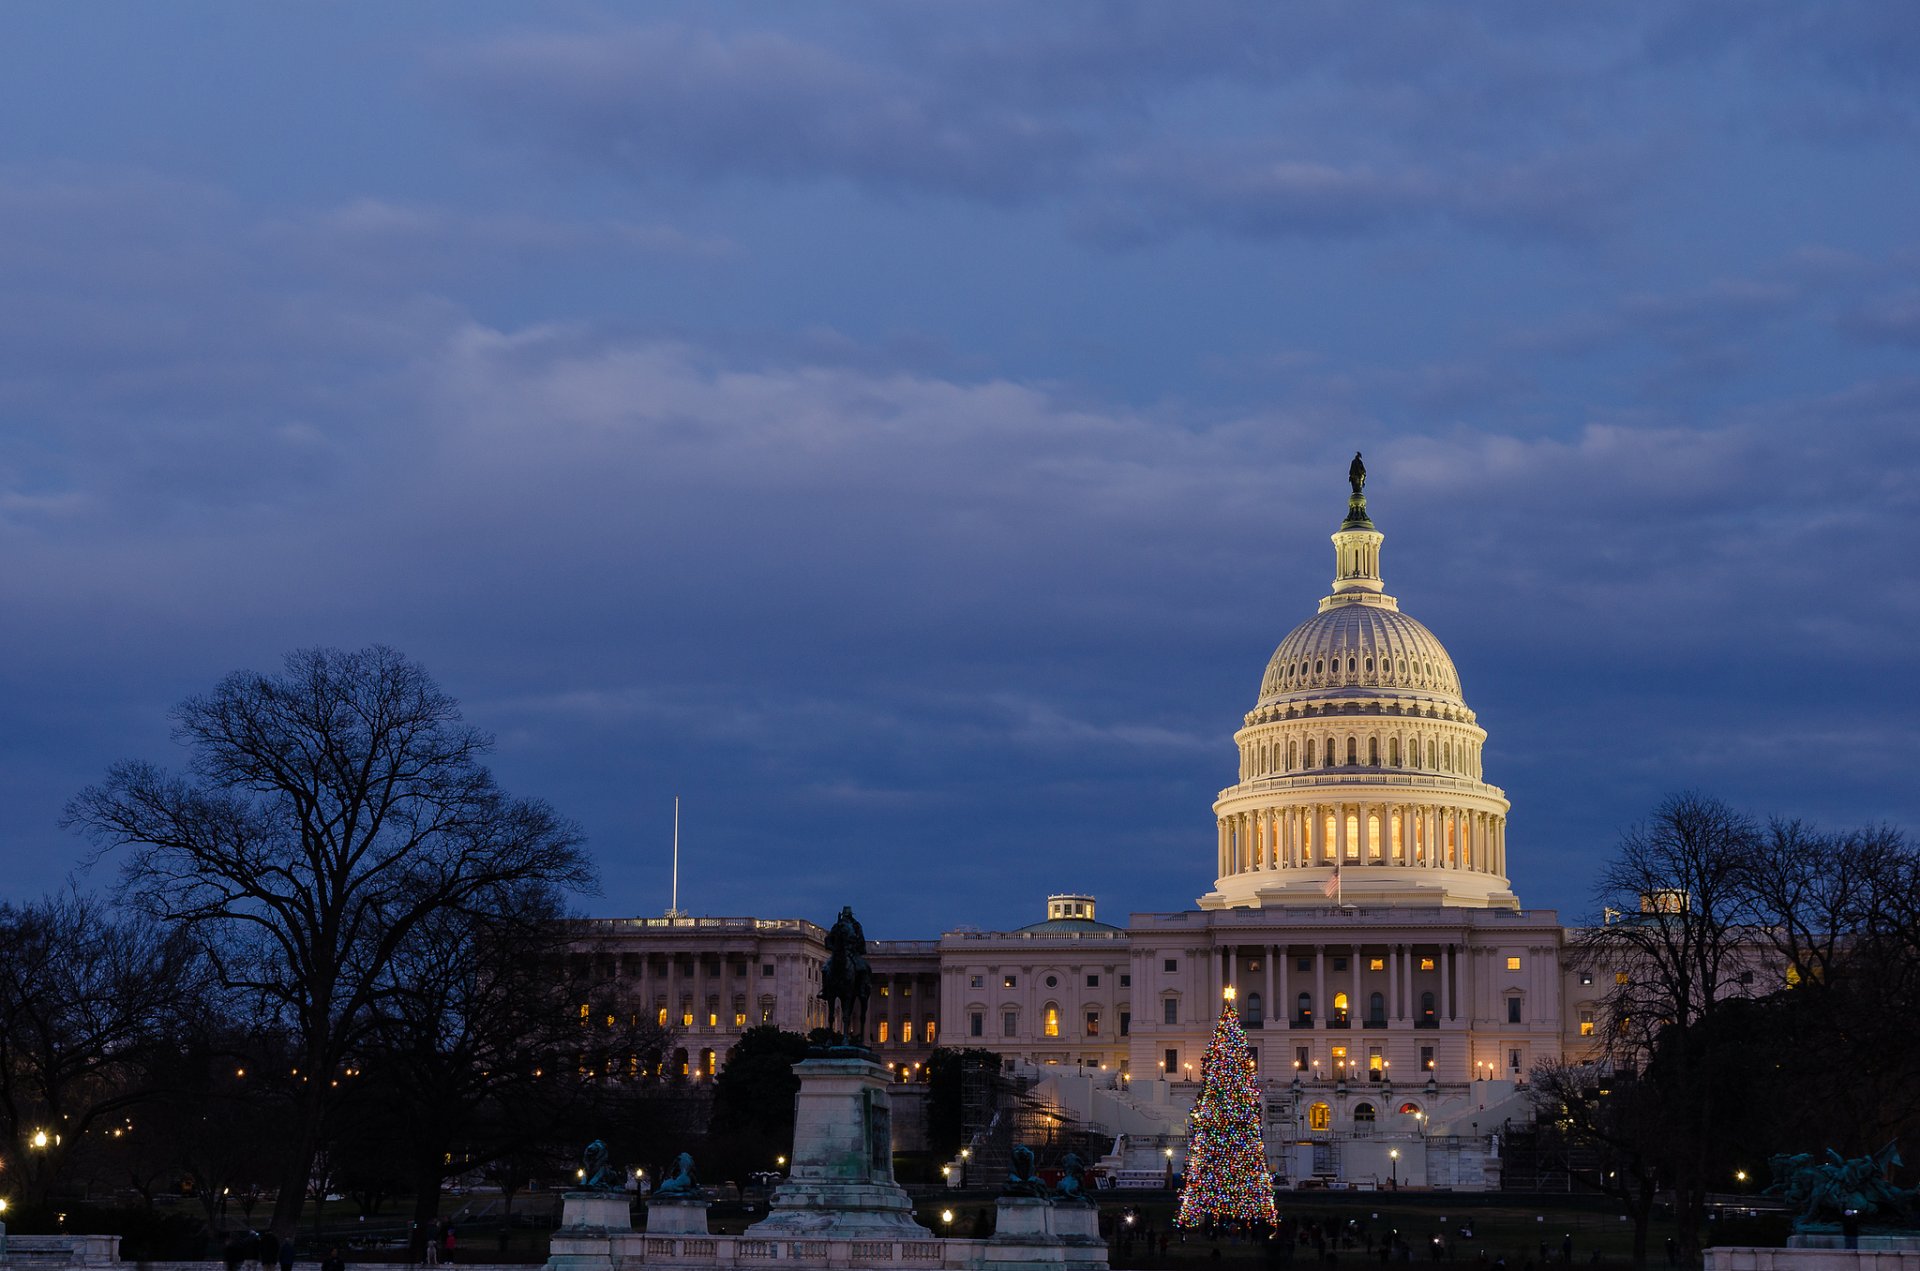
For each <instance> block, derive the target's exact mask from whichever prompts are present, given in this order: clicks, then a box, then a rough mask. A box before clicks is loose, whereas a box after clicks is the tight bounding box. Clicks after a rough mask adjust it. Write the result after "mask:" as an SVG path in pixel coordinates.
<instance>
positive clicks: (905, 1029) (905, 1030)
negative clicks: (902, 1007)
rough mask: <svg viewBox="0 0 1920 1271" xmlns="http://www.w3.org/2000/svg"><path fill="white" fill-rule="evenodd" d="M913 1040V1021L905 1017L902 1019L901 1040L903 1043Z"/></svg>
mask: <svg viewBox="0 0 1920 1271" xmlns="http://www.w3.org/2000/svg"><path fill="white" fill-rule="evenodd" d="M912 1040H913V1021H912V1020H910V1019H903V1020H901V1021H900V1041H901V1042H902V1044H904V1043H907V1042H910V1041H912Z"/></svg>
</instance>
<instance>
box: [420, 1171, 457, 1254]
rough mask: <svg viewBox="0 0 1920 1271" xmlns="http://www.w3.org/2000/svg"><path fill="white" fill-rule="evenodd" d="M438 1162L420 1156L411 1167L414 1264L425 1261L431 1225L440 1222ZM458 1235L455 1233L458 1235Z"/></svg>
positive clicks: (431, 1232) (431, 1229) (431, 1234)
mask: <svg viewBox="0 0 1920 1271" xmlns="http://www.w3.org/2000/svg"><path fill="white" fill-rule="evenodd" d="M441 1181H442V1179H441V1177H440V1162H439V1159H438V1158H436V1157H433V1156H426V1155H423V1156H421V1157H420V1158H419V1159H418V1160H416V1161H415V1162H414V1165H413V1233H414V1234H413V1240H412V1242H411V1245H412V1249H413V1253H412V1257H413V1260H414V1261H415V1262H422V1261H425V1254H426V1247H427V1241H429V1240H431V1239H433V1225H434V1223H436V1222H438V1221H440V1184H441ZM458 1234H459V1233H457V1232H456V1233H455V1235H458Z"/></svg>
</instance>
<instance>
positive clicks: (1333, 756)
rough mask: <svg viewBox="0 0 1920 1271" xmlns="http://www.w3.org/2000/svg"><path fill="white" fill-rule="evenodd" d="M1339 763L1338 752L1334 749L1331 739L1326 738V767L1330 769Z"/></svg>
mask: <svg viewBox="0 0 1920 1271" xmlns="http://www.w3.org/2000/svg"><path fill="white" fill-rule="evenodd" d="M1339 762H1340V752H1339V750H1338V749H1336V748H1335V747H1334V744H1333V738H1331V737H1329V738H1327V767H1329V768H1331V767H1333V766H1334V765H1335V764H1337V763H1339Z"/></svg>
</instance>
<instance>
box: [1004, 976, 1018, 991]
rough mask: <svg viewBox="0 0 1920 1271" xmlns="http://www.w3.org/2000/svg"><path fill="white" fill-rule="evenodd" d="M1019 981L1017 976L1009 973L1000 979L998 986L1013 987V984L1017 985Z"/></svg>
mask: <svg viewBox="0 0 1920 1271" xmlns="http://www.w3.org/2000/svg"><path fill="white" fill-rule="evenodd" d="M1019 982H1020V977H1019V976H1017V975H1009V976H1006V977H1005V978H1003V979H1002V980H1001V981H1000V987H1001V988H1003V989H1010V988H1013V987H1014V986H1015V985H1017V984H1018V983H1019Z"/></svg>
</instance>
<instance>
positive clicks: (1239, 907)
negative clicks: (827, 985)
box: [580, 490, 1611, 1188]
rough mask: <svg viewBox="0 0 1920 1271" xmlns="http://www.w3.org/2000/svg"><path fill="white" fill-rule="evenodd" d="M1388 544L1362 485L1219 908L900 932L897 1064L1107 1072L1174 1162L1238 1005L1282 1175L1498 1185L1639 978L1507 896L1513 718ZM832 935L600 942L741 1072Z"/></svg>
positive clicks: (1224, 851)
mask: <svg viewBox="0 0 1920 1271" xmlns="http://www.w3.org/2000/svg"><path fill="white" fill-rule="evenodd" d="M1384 537H1385V536H1384V535H1383V534H1382V533H1381V531H1380V530H1379V529H1378V528H1377V527H1375V525H1374V524H1373V521H1372V519H1371V517H1370V515H1369V513H1368V509H1367V505H1366V500H1365V498H1364V497H1363V495H1362V494H1361V493H1360V492H1359V491H1358V490H1356V491H1355V492H1354V493H1353V495H1352V497H1351V498H1350V499H1349V502H1348V509H1347V516H1346V519H1345V521H1344V522H1343V523H1342V524H1341V525H1340V527H1339V529H1338V530H1336V531H1335V533H1334V534H1333V536H1332V540H1333V547H1334V556H1335V571H1334V580H1333V586H1332V590H1331V593H1330V594H1329V595H1328V596H1326V597H1325V598H1323V599H1322V600H1321V601H1320V603H1319V606H1318V610H1317V612H1315V613H1314V614H1313V615H1311V616H1310V617H1308V618H1307V619H1306V621H1304V622H1302V623H1301V624H1300V625H1299V626H1297V627H1296V628H1294V630H1293V631H1292V632H1290V633H1289V634H1288V635H1287V636H1286V637H1285V638H1284V639H1283V640H1281V642H1280V644H1279V646H1278V648H1277V649H1276V650H1275V651H1274V654H1273V656H1272V658H1271V659H1270V660H1269V662H1268V665H1267V667H1266V670H1265V673H1264V675H1263V677H1262V679H1261V682H1260V688H1259V692H1258V695H1257V697H1256V700H1255V702H1254V705H1253V708H1252V709H1251V710H1250V711H1249V712H1248V713H1247V714H1246V716H1245V719H1244V723H1243V726H1242V727H1241V729H1240V730H1239V731H1238V732H1237V733H1235V734H1234V739H1233V740H1234V744H1235V748H1236V751H1237V754H1238V771H1237V773H1236V777H1237V780H1236V781H1235V783H1234V784H1233V785H1231V786H1228V787H1227V788H1226V789H1224V790H1222V791H1221V792H1220V794H1219V797H1218V798H1217V800H1216V801H1215V803H1214V805H1213V812H1214V820H1215V831H1216V833H1215V844H1214V847H1215V852H1214V856H1213V861H1212V873H1213V879H1212V885H1211V887H1210V889H1209V890H1207V891H1206V892H1205V894H1203V895H1201V896H1200V897H1199V898H1198V901H1197V905H1196V907H1194V908H1190V909H1178V910H1173V911H1168V912H1158V913H1136V914H1132V915H1130V916H1129V918H1128V921H1127V923H1126V925H1125V926H1124V927H1122V926H1116V925H1113V924H1110V923H1107V922H1103V921H1101V920H1100V919H1099V918H1098V917H1097V916H1096V913H1095V900H1094V897H1092V896H1091V895H1085V894H1064V895H1056V896H1051V897H1048V899H1047V916H1046V918H1045V920H1043V921H1040V922H1036V923H1034V924H1032V925H1031V926H1027V927H1022V928H1019V929H1017V930H1013V931H1002V932H981V931H974V930H957V931H951V932H948V933H946V934H944V935H942V936H940V937H939V939H938V940H936V941H897V942H891V943H889V942H881V941H875V942H874V944H873V947H874V950H875V952H874V955H873V961H874V967H875V973H876V980H875V983H876V992H875V997H874V999H873V1013H874V1020H875V1028H874V1030H873V1035H874V1036H876V1037H877V1038H878V1040H877V1049H878V1051H879V1053H880V1057H881V1059H882V1061H883V1062H886V1063H889V1064H890V1065H892V1066H894V1067H895V1068H896V1069H897V1070H899V1071H901V1072H902V1074H903V1076H904V1075H910V1074H911V1073H913V1072H914V1071H916V1070H917V1069H916V1067H915V1066H916V1065H917V1064H919V1063H922V1062H924V1059H925V1057H926V1055H927V1054H928V1053H930V1051H931V1049H932V1047H933V1046H934V1045H947V1046H972V1047H980V1048H984V1049H989V1050H994V1051H997V1052H999V1053H1000V1054H1001V1055H1003V1056H1004V1057H1006V1058H1007V1059H1008V1060H1010V1061H1012V1062H1014V1063H1015V1064H1025V1065H1030V1066H1031V1067H1032V1069H1033V1070H1034V1071H1036V1072H1039V1073H1042V1074H1054V1075H1056V1076H1058V1077H1060V1078H1063V1079H1066V1078H1070V1079H1071V1080H1072V1081H1075V1082H1079V1083H1082V1085H1086V1084H1087V1083H1091V1084H1092V1086H1094V1087H1097V1089H1098V1091H1099V1094H1098V1097H1097V1098H1096V1097H1093V1096H1091V1095H1087V1096H1083V1097H1081V1098H1080V1101H1079V1103H1078V1104H1077V1105H1076V1106H1077V1107H1079V1108H1080V1110H1081V1112H1082V1114H1083V1115H1084V1116H1087V1117H1089V1118H1090V1119H1091V1120H1093V1121H1094V1122H1096V1123H1101V1124H1105V1125H1106V1126H1107V1128H1109V1129H1110V1130H1113V1131H1114V1132H1116V1133H1119V1132H1125V1133H1127V1134H1128V1135H1129V1136H1130V1138H1135V1139H1143V1140H1144V1141H1149V1142H1158V1143H1164V1144H1169V1145H1171V1144H1173V1143H1176V1142H1178V1141H1180V1136H1181V1135H1182V1133H1183V1131H1184V1117H1185V1110H1186V1108H1187V1107H1189V1106H1190V1104H1191V1099H1192V1095H1193V1093H1194V1092H1195V1090H1196V1089H1197V1085H1196V1082H1197V1078H1198V1076H1199V1073H1198V1066H1199V1063H1200V1057H1201V1055H1202V1054H1203V1053H1204V1052H1205V1049H1206V1045H1207V1042H1208V1040H1209V1038H1210V1037H1211V1035H1212V1030H1213V1025H1214V1021H1215V1018H1216V1016H1217V1014H1218V1011H1219V1007H1220V1003H1221V1001H1222V999H1223V997H1224V996H1225V995H1226V993H1227V991H1228V990H1229V989H1231V990H1232V992H1233V994H1234V996H1235V998H1236V1001H1237V1004H1238V1006H1239V1009H1240V1011H1241V1016H1242V1020H1243V1022H1244V1023H1245V1025H1246V1029H1247V1042H1248V1045H1249V1047H1250V1048H1251V1050H1252V1052H1253V1055H1254V1058H1255V1061H1256V1063H1257V1064H1258V1066H1259V1069H1260V1072H1261V1074H1262V1077H1263V1081H1264V1086H1265V1089H1266V1092H1267V1109H1266V1111H1267V1132H1268V1136H1269V1137H1268V1144H1269V1153H1270V1156H1271V1157H1272V1159H1273V1160H1274V1163H1275V1166H1276V1169H1278V1170H1280V1171H1281V1172H1283V1173H1287V1174H1289V1175H1291V1176H1294V1177H1305V1176H1310V1175H1312V1176H1322V1177H1347V1178H1352V1179H1366V1178H1369V1177H1371V1178H1380V1179H1384V1178H1386V1177H1388V1176H1389V1173H1390V1172H1392V1173H1393V1174H1394V1175H1395V1176H1397V1178H1398V1179H1399V1181H1401V1182H1403V1183H1407V1184H1414V1185H1419V1184H1425V1183H1430V1184H1434V1185H1445V1186H1453V1187H1462V1188H1472V1187H1481V1186H1486V1185H1488V1184H1489V1180H1490V1179H1491V1178H1494V1177H1497V1151H1498V1144H1497V1141H1496V1139H1495V1135H1496V1132H1497V1131H1498V1129H1499V1128H1500V1126H1501V1125H1502V1124H1503V1123H1504V1122H1506V1121H1507V1120H1509V1119H1514V1120H1518V1119H1524V1118H1525V1117H1526V1115H1527V1114H1528V1109H1527V1108H1526V1103H1525V1099H1524V1092H1523V1090H1522V1089H1521V1085H1522V1083H1523V1082H1524V1078H1525V1075H1526V1073H1527V1072H1528V1071H1529V1070H1530V1069H1531V1067H1532V1065H1533V1064H1534V1063H1536V1062H1538V1061H1540V1060H1542V1059H1555V1058H1560V1057H1562V1056H1568V1055H1581V1054H1586V1053H1591V1052H1592V1050H1593V1049H1594V1048H1595V1047H1596V1046H1597V1043H1598V1040H1599V1039H1598V1038H1597V1037H1596V1036H1594V1032H1595V1029H1596V1027H1597V1025H1596V1015H1597V1013H1598V1012H1599V1011H1600V1010H1601V1009H1602V1006H1601V1003H1602V1001H1603V999H1604V997H1605V994H1606V992H1607V990H1608V988H1610V987H1611V986H1610V985H1606V984H1600V985H1596V984H1595V983H1594V979H1595V976H1594V974H1593V973H1592V972H1591V971H1582V970H1579V969H1577V968H1574V967H1572V966H1570V965H1568V964H1567V959H1566V958H1565V956H1564V955H1565V950H1566V947H1567V943H1568V932H1567V931H1566V930H1565V929H1563V928H1562V927H1561V925H1560V922H1559V919H1558V916H1557V915H1556V914H1555V913H1553V912H1552V911H1528V910H1525V909H1523V908H1522V907H1521V905H1520V902H1519V899H1518V898H1517V897H1516V896H1515V895H1514V893H1513V891H1512V890H1511V888H1510V887H1509V885H1508V881H1507V813H1508V809H1509V804H1508V802H1507V799H1506V796H1505V794H1504V793H1503V792H1502V791H1501V790H1500V789H1499V787H1497V786H1494V785H1491V784H1489V783H1488V782H1487V781H1486V780H1485V775H1484V773H1483V769H1482V757H1483V751H1484V746H1485V743H1486V739H1487V734H1486V731H1485V730H1484V729H1483V728H1482V727H1481V726H1480V724H1479V721H1478V719H1477V718H1476V716H1475V715H1474V712H1473V711H1472V709H1471V708H1470V707H1469V706H1468V704H1467V700H1466V697H1465V694H1464V690H1463V688H1462V685H1461V680H1460V676H1459V673H1458V671H1457V670H1456V668H1455V667H1454V664H1453V660H1452V658H1451V657H1450V656H1449V655H1448V654H1447V651H1446V649H1445V647H1444V646H1442V645H1441V643H1440V641H1439V640H1438V638H1436V637H1435V636H1434V634H1433V633H1432V632H1431V631H1429V630H1428V629H1427V628H1426V627H1425V626H1423V625H1422V624H1420V623H1419V622H1418V621H1416V620H1415V619H1414V618H1412V617H1411V616H1409V615H1407V614H1405V613H1403V612H1402V611H1401V610H1400V607H1399V604H1398V602H1397V601H1396V600H1395V598H1394V597H1392V596H1390V595H1388V594H1387V593H1386V591H1385V589H1384V584H1383V582H1382V578H1381V571H1380V562H1381V546H1382V543H1383V541H1384ZM709 924H718V925H709ZM823 936H824V933H823V932H822V931H821V930H820V929H819V928H818V927H816V926H814V925H813V924H811V923H806V922H799V921H794V920H772V921H769V920H755V919H725V920H721V919H674V920H668V919H648V920H635V921H633V922H631V923H620V922H613V923H594V924H588V925H587V927H586V928H584V929H583V932H582V943H581V946H580V947H581V948H582V950H583V952H584V951H586V950H588V949H591V950H592V951H593V953H592V956H594V957H596V958H600V959H606V958H611V959H612V960H613V961H612V963H611V965H614V966H615V967H616V968H617V969H620V970H621V971H622V972H623V973H624V972H625V971H626V969H627V968H629V967H633V968H636V970H635V978H634V979H633V980H632V986H633V990H634V992H635V994H636V996H637V998H638V999H639V1000H643V1001H645V1002H648V1003H653V1004H655V1008H656V1009H658V1004H659V1003H661V1002H663V1001H664V1002H666V1003H667V1004H668V1007H669V1012H668V1018H669V1021H670V1022H684V1021H685V1020H687V1019H689V1018H691V1019H692V1020H694V1024H693V1026H692V1028H691V1030H690V1031H687V1032H686V1036H687V1037H688V1038H689V1040H690V1041H691V1042H693V1043H696V1045H695V1048H694V1050H693V1051H691V1052H690V1053H692V1054H693V1055H694V1056H695V1057H694V1059H693V1060H692V1061H691V1062H692V1064H693V1067H694V1068H695V1069H696V1070H697V1069H698V1068H699V1067H700V1066H701V1064H702V1063H703V1062H709V1061H707V1060H706V1059H705V1056H706V1055H707V1054H708V1053H709V1052H712V1054H713V1055H714V1056H715V1057H714V1059H713V1060H712V1061H710V1062H715V1063H717V1062H723V1061H724V1054H725V1047H726V1046H727V1045H730V1044H731V1041H732V1040H733V1039H735V1038H737V1036H738V1027H737V1026H736V1025H735V1023H734V1022H735V1021H744V1022H746V1023H749V1024H750V1023H758V1022H762V1021H764V1022H771V1023H777V1024H779V1025H780V1026H781V1027H784V1028H794V1029H796V1030H799V1029H803V1028H804V1027H811V1026H812V1025H814V1024H816V1023H818V1022H819V1021H820V1015H819V1004H818V1001H817V998H815V997H814V996H813V995H814V994H817V992H818V988H819V982H820V971H821V968H822V966H823V965H824V962H825V947H824V944H823V942H822V941H823ZM602 965H605V963H604V962H603V963H602ZM689 1001H691V1002H693V1003H694V1004H695V1009H694V1010H693V1011H692V1013H691V1014H690V1015H689V1013H688V1012H687V1010H686V1009H685V1004H686V1003H688V1002H689ZM715 1002H718V1003H720V1004H721V1007H722V1009H719V1010H718V1011H716V1010H715V1009H714V1003H715ZM742 1002H744V1003H745V1004H746V1005H745V1008H744V1011H743V1009H742V1007H741V1003H742ZM1389 1153H1393V1155H1389Z"/></svg>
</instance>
